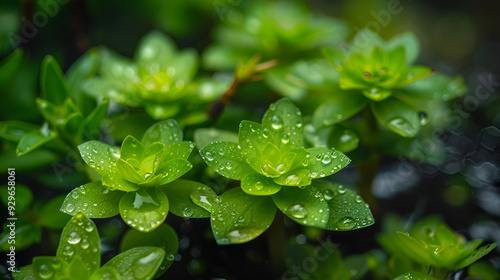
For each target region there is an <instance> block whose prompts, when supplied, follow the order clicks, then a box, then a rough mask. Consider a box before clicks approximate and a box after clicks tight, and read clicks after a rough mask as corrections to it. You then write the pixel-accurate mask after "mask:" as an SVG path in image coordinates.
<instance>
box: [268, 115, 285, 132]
mask: <svg viewBox="0 0 500 280" xmlns="http://www.w3.org/2000/svg"><path fill="white" fill-rule="evenodd" d="M271 127H272V128H273V129H276V130H279V129H281V128H283V120H282V119H281V117H280V116H278V115H274V116H272V117H271Z"/></svg>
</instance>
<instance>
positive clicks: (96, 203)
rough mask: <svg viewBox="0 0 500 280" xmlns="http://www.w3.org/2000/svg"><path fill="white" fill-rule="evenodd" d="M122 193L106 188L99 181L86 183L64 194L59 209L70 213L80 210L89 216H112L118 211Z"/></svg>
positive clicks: (73, 213)
mask: <svg viewBox="0 0 500 280" xmlns="http://www.w3.org/2000/svg"><path fill="white" fill-rule="evenodd" d="M124 194H125V192H122V191H110V190H108V189H107V188H106V187H104V186H103V185H102V184H101V182H92V183H88V184H85V185H83V186H80V187H78V188H75V189H73V190H72V191H71V192H70V193H69V194H68V195H67V196H66V199H65V200H64V202H63V204H62V206H61V211H62V212H64V213H66V214H70V215H75V214H76V213H78V212H82V213H83V214H85V215H86V216H87V217H89V218H109V217H113V216H115V215H117V214H118V213H119V209H118V204H119V202H120V199H121V198H122V196H123V195H124Z"/></svg>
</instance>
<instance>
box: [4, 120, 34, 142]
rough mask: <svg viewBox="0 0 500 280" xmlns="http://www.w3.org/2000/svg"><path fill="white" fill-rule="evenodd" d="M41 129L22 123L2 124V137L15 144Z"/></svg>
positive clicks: (5, 122) (7, 122)
mask: <svg viewBox="0 0 500 280" xmlns="http://www.w3.org/2000/svg"><path fill="white" fill-rule="evenodd" d="M38 129H39V127H38V126H36V125H33V124H30V123H26V122H20V121H4V122H0V137H1V138H3V139H7V140H10V141H14V142H19V141H20V140H21V139H22V138H23V137H24V136H26V135H27V134H28V133H30V132H31V131H33V130H38Z"/></svg>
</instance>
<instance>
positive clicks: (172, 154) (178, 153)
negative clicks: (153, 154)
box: [164, 141, 194, 160]
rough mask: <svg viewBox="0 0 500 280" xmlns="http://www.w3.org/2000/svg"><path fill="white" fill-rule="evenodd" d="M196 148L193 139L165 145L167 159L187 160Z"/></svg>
mask: <svg viewBox="0 0 500 280" xmlns="http://www.w3.org/2000/svg"><path fill="white" fill-rule="evenodd" d="M193 148H194V143H193V142H191V141H182V142H178V143H173V144H171V145H169V146H167V147H165V155H164V157H165V158H166V159H174V158H181V159H185V160H187V159H188V157H189V155H190V154H191V151H192V150H193Z"/></svg>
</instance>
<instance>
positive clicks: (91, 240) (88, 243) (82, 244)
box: [56, 212, 101, 274]
mask: <svg viewBox="0 0 500 280" xmlns="http://www.w3.org/2000/svg"><path fill="white" fill-rule="evenodd" d="M99 240H100V239H99V233H98V232H97V228H96V226H95V224H94V222H92V221H91V220H90V219H89V218H87V217H85V215H84V214H82V213H81V212H78V213H77V214H76V215H75V216H73V218H72V219H71V220H70V221H69V222H68V224H67V225H66V226H65V227H64V229H63V231H62V233H61V239H60V240H59V247H58V248H57V254H56V256H57V257H58V258H61V259H63V260H64V261H66V262H67V263H70V264H71V262H72V260H73V259H74V258H80V260H81V261H82V262H83V263H84V264H85V266H86V267H87V269H88V271H89V272H90V274H92V273H93V272H94V271H95V270H96V269H98V268H99V267H100V266H101V250H100V244H99Z"/></svg>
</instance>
